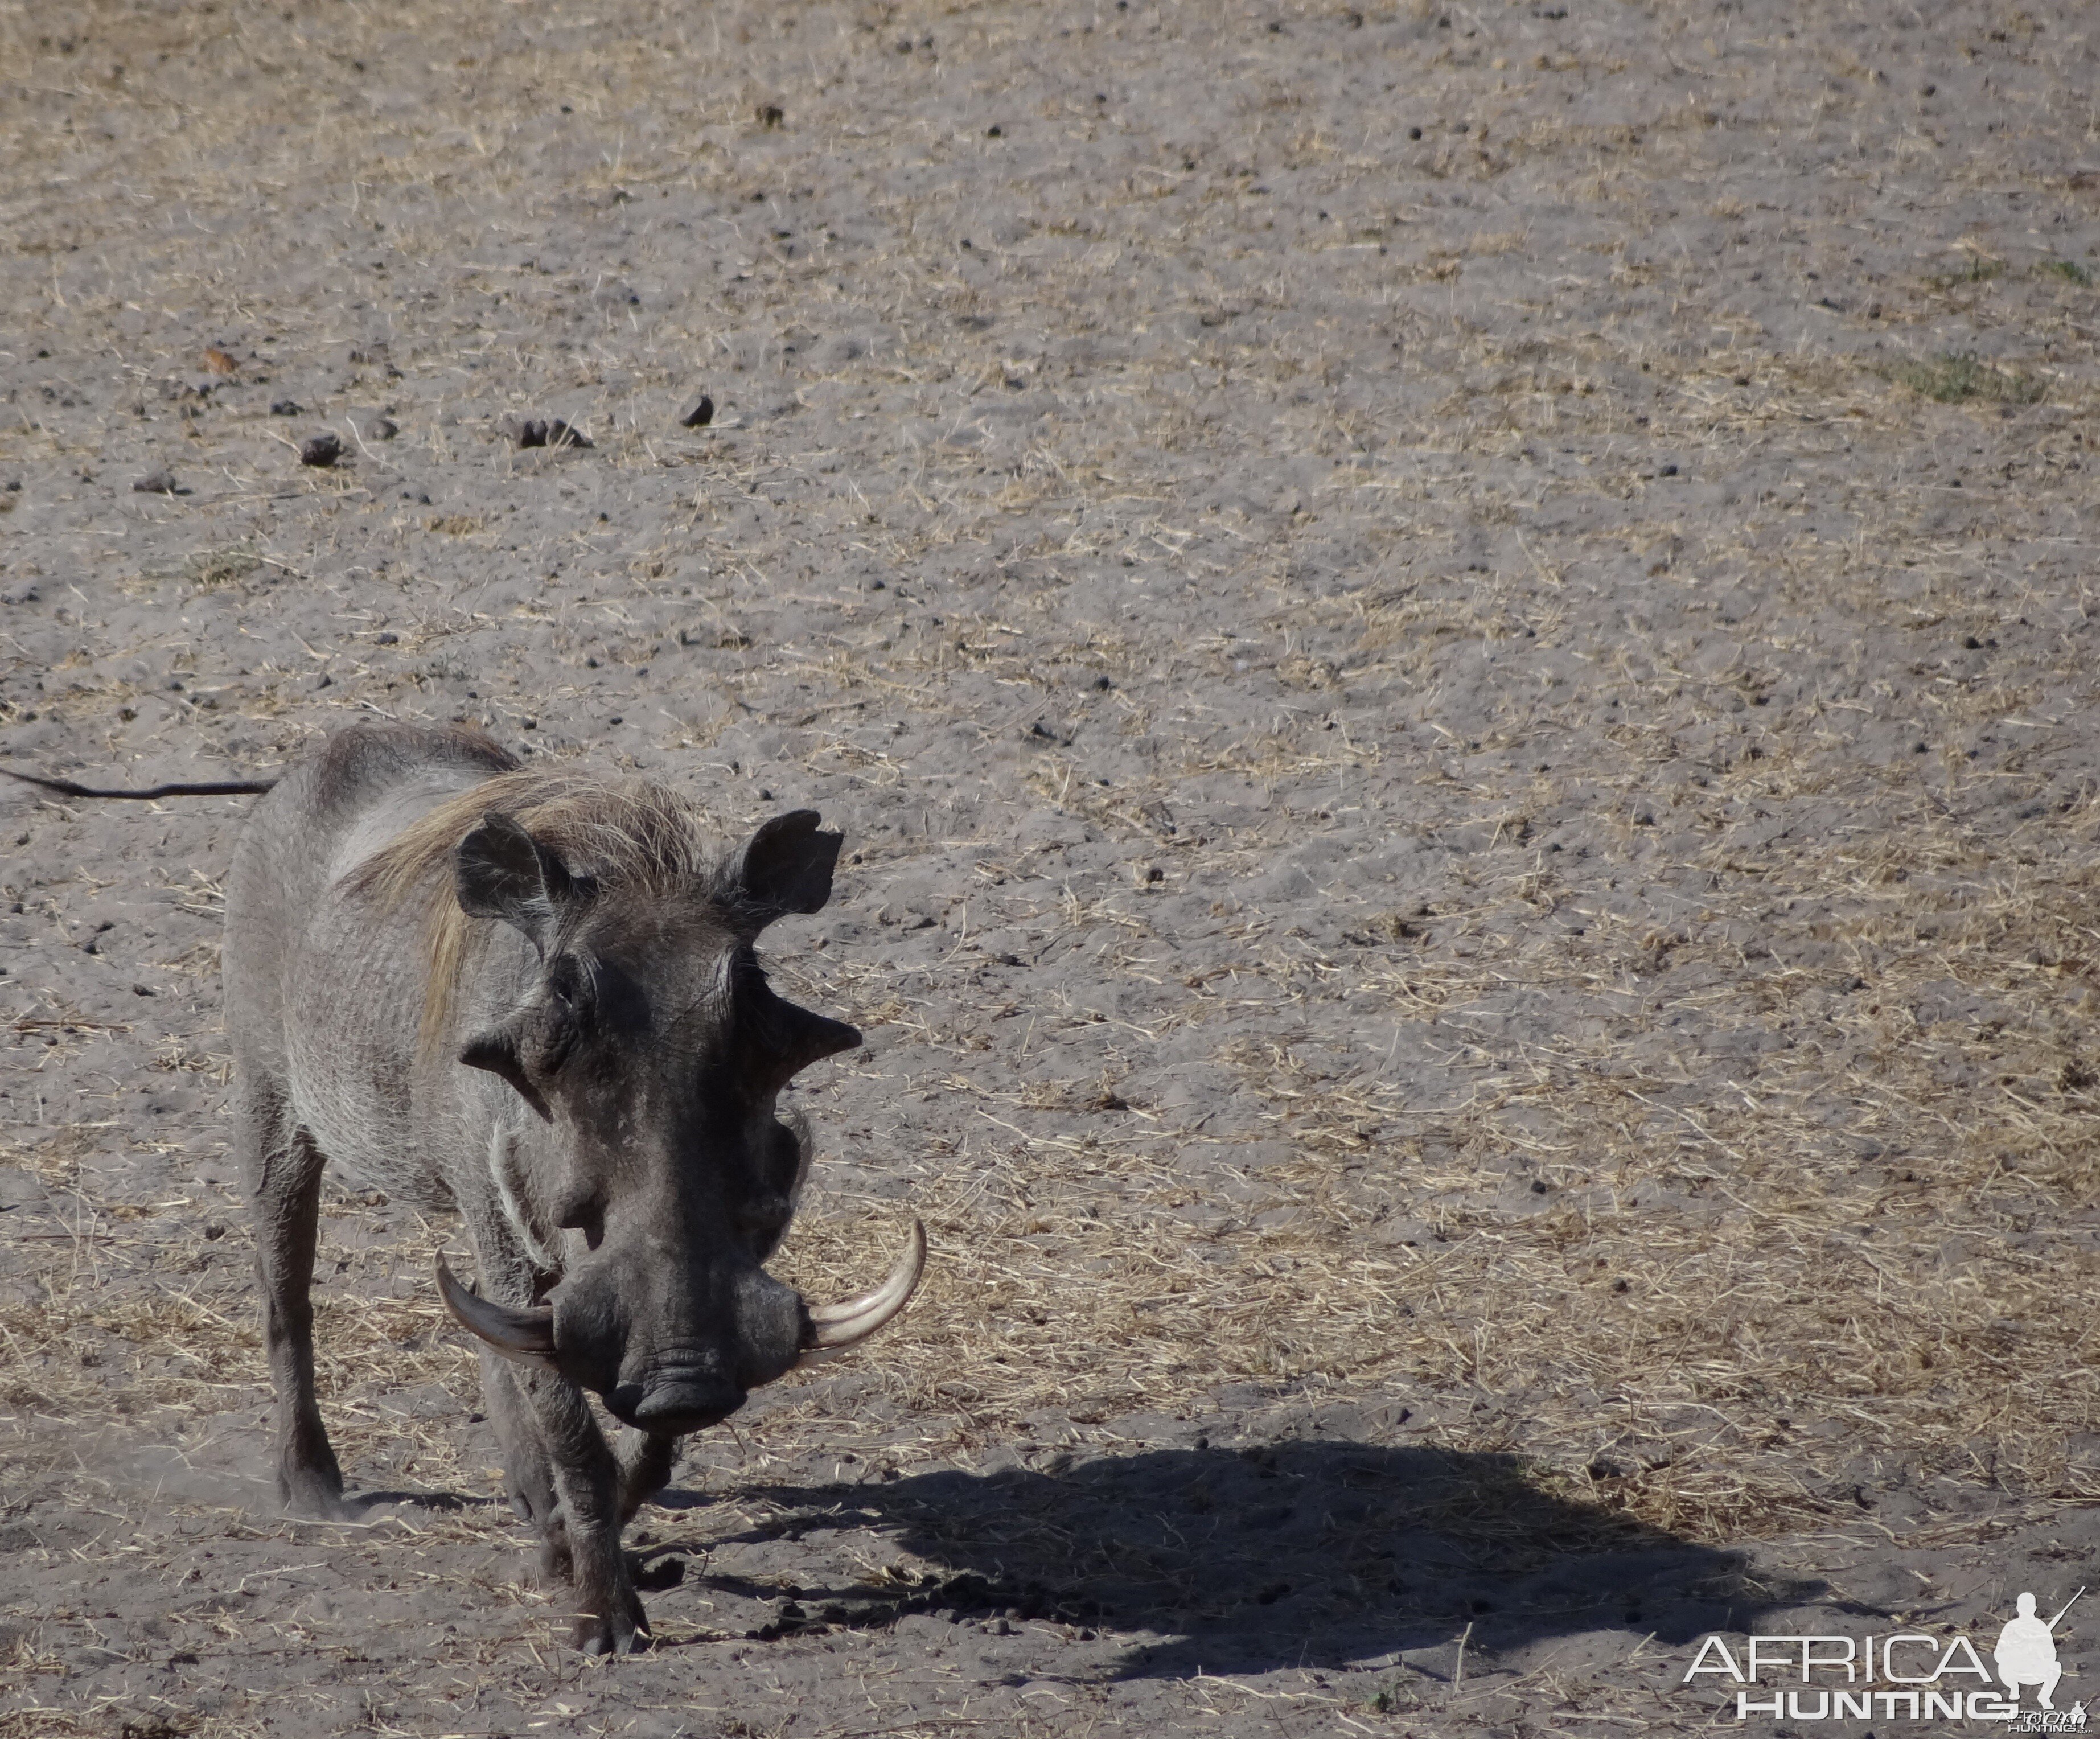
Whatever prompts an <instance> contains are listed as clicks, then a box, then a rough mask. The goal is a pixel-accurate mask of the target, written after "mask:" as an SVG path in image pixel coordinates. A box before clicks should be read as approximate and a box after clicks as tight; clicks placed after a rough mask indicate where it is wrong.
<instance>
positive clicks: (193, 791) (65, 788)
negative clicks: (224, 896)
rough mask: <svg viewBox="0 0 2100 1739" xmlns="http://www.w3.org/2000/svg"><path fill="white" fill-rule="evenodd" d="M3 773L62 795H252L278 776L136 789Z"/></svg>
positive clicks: (0, 771)
mask: <svg viewBox="0 0 2100 1739" xmlns="http://www.w3.org/2000/svg"><path fill="white" fill-rule="evenodd" d="M0 774H5V775H7V777H8V778H9V779H20V780H21V782H22V783H24V784H25V785H41V786H42V788H44V789H45V790H46V791H55V792H57V793H58V794H59V795H60V797H141V798H143V797H258V796H260V795H261V794H262V792H266V791H267V790H269V789H270V788H271V786H273V785H275V784H276V783H277V782H276V780H275V779H218V780H215V781H213V782H211V783H206V784H201V785H148V786H146V787H144V788H142V789H139V790H136V791H107V790H97V789H96V788H95V787H93V786H91V785H76V784H75V783H73V781H72V780H71V779H47V778H46V777H45V775H42V774H41V773H17V772H16V771H15V770H14V769H13V768H12V767H0Z"/></svg>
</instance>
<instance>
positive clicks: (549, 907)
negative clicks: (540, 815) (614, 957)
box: [452, 811, 575, 955]
mask: <svg viewBox="0 0 2100 1739" xmlns="http://www.w3.org/2000/svg"><path fill="white" fill-rule="evenodd" d="M452 867H453V886H454V889H456V891H457V894H458V895H459V903H460V910H461V911H463V912H465V914H466V915H467V916H469V917H470V918H501V919H502V920H503V921H504V922H505V923H506V924H513V925H516V926H517V927H518V929H521V930H523V931H524V933H526V934H527V936H529V937H531V938H532V946H533V947H536V948H537V949H538V950H539V951H540V953H541V954H542V955H545V953H546V951H547V944H548V943H549V942H551V941H552V940H553V939H554V926H555V925H556V923H557V922H558V920H559V918H560V916H561V908H562V902H563V901H565V900H566V899H567V898H568V896H569V894H570V893H571V889H573V888H574V886H575V883H574V882H573V881H571V877H570V876H569V872H568V870H567V867H565V866H564V865H563V863H562V860H561V859H560V858H558V857H556V856H555V855H554V853H553V852H551V851H549V850H548V849H547V848H546V847H545V845H541V844H540V842H539V841H537V840H536V839H535V838H533V837H532V835H531V834H530V833H528V832H527V831H526V830H525V828H523V826H522V825H520V824H519V823H518V821H516V820H515V819H514V818H512V817H511V816H509V815H501V814H495V813H494V812H493V811H492V812H491V813H490V814H486V815H483V817H482V818H481V825H480V826H479V827H478V828H475V829H474V832H471V833H470V834H468V835H467V836H466V837H465V839H463V840H461V841H460V842H459V845H458V848H457V850H455V851H454V852H453V854H452Z"/></svg>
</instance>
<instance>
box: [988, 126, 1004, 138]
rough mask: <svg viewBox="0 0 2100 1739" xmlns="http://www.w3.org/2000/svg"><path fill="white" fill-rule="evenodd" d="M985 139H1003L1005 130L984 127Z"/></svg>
mask: <svg viewBox="0 0 2100 1739" xmlns="http://www.w3.org/2000/svg"><path fill="white" fill-rule="evenodd" d="M985 137H986V139H1004V138H1005V137H1006V129H1005V128H1004V127H986V129H985Z"/></svg>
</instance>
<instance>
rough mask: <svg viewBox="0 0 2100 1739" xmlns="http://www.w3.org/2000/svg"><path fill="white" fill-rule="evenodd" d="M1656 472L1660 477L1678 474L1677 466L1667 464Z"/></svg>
mask: <svg viewBox="0 0 2100 1739" xmlns="http://www.w3.org/2000/svg"><path fill="white" fill-rule="evenodd" d="M1676 474H1677V467H1676V466H1674V465H1665V466H1663V468H1662V469H1661V470H1659V471H1657V473H1656V475H1657V476H1658V477H1674V476H1675V475H1676Z"/></svg>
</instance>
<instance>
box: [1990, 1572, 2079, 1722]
mask: <svg viewBox="0 0 2100 1739" xmlns="http://www.w3.org/2000/svg"><path fill="white" fill-rule="evenodd" d="M2084 1593H2085V1590H2084V1589H2083V1588H2080V1590H2079V1591H2078V1593H2077V1594H2074V1595H2072V1596H2071V1598H2070V1599H2069V1600H2066V1601H2065V1602H2064V1603H2063V1607H2062V1609H2060V1610H2059V1611H2058V1613H2057V1615H2056V1616H2055V1617H2054V1618H2052V1619H2050V1620H2049V1622H2048V1623H2046V1624H2045V1623H2043V1622H2042V1621H2041V1620H2040V1619H2039V1618H2036V1616H2035V1597H2034V1596H2032V1594H2023V1595H2022V1596H2020V1597H2019V1600H2018V1609H2019V1610H2018V1616H2017V1617H2014V1618H2008V1619H2007V1620H2006V1621H2005V1628H2004V1629H2003V1630H2001V1631H1999V1632H1998V1646H1997V1647H1996V1648H1995V1649H1992V1651H1991V1658H1992V1660H1993V1661H1995V1662H1997V1665H1998V1677H1999V1679H2001V1680H2002V1681H2003V1683H2004V1684H2005V1688H2006V1690H2007V1691H2009V1692H2010V1693H2012V1699H2013V1701H2014V1702H2018V1701H2019V1700H2020V1692H2021V1688H2022V1687H2023V1686H2025V1685H2030V1684H2031V1685H2033V1686H2034V1687H2035V1688H2036V1701H2039V1702H2040V1704H2041V1706H2042V1707H2043V1708H2045V1709H2054V1707H2055V1706H2056V1703H2055V1701H2054V1697H2055V1694H2056V1682H2057V1680H2058V1679H2061V1678H2062V1677H2063V1666H2062V1665H2061V1664H2060V1663H2059V1662H2058V1660H2057V1658H2056V1635H2055V1632H2056V1627H2057V1626H2058V1625H2059V1624H2061V1623H2063V1615H2064V1613H2067V1612H2069V1611H2070V1610H2071V1608H2072V1607H2074V1606H2076V1604H2078V1601H2079V1598H2080V1596H2082V1595H2083V1594H2084Z"/></svg>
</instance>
